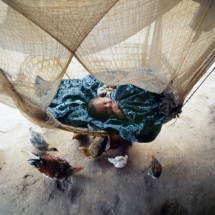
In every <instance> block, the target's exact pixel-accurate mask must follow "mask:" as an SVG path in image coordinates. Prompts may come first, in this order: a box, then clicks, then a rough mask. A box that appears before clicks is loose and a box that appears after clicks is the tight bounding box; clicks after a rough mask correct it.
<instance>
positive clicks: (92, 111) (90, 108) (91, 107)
mask: <svg viewBox="0 0 215 215" xmlns="http://www.w3.org/2000/svg"><path fill="white" fill-rule="evenodd" d="M95 99H96V98H94V99H91V100H90V101H89V102H88V104H87V110H88V113H89V115H90V116H91V117H92V118H95V119H99V116H98V115H97V113H96V106H95V105H94V103H93V102H94V100H95Z"/></svg>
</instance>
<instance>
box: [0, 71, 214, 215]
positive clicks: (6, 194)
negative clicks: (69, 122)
mask: <svg viewBox="0 0 215 215" xmlns="http://www.w3.org/2000/svg"><path fill="white" fill-rule="evenodd" d="M214 83H215V74H214V73H212V75H211V76H210V77H209V78H208V79H207V81H206V82H205V83H204V84H203V85H202V87H200V89H199V90H198V91H197V92H196V93H195V94H194V96H193V97H192V98H191V100H190V101H189V102H188V103H187V104H186V105H185V106H184V108H183V112H182V114H181V116H180V118H179V119H178V120H177V121H176V122H175V120H174V119H173V120H172V121H171V122H169V123H168V124H166V125H164V126H163V128H162V131H161V133H160V134H159V136H158V137H157V139H156V140H155V141H153V142H151V143H147V144H139V143H134V144H133V145H132V146H130V147H129V148H128V163H127V165H126V166H125V167H124V168H122V169H116V168H115V167H114V166H113V164H111V163H109V162H108V160H107V158H108V157H114V155H115V154H111V153H105V154H104V155H103V156H102V157H101V158H98V159H94V160H90V159H88V158H86V157H84V155H83V154H82V153H81V152H80V150H79V149H78V147H79V145H80V143H79V142H78V141H77V140H72V136H73V134H72V133H69V132H65V131H61V130H48V129H44V128H40V127H38V126H36V125H34V124H32V123H30V122H29V121H27V120H26V119H25V118H24V117H22V116H21V115H20V113H19V112H18V111H17V110H13V109H10V108H8V107H6V106H4V105H2V104H1V106H0V110H1V112H0V118H1V124H0V169H1V170H0V215H25V214H26V215H70V214H71V215H103V214H104V215H131V214H132V215H170V214H171V215H213V214H215V192H214V190H215V183H214V182H215V168H214V167H215V159H214V155H215V104H214V105H213V104H212V103H213V102H215V84H214ZM213 108H214V109H213ZM174 122H175V125H172V123H174ZM29 127H33V128H34V129H35V130H37V131H38V132H41V133H42V134H43V135H44V137H46V139H47V140H48V141H49V142H51V143H52V144H53V145H55V146H56V147H57V148H58V150H59V151H58V152H51V153H50V154H52V155H55V156H58V157H62V158H67V159H68V161H69V163H70V164H72V165H82V166H83V167H84V169H83V170H82V171H80V172H79V173H77V174H76V175H74V176H72V177H71V178H70V179H69V182H66V181H65V182H58V181H55V180H50V179H48V178H46V177H44V176H43V175H42V174H41V173H40V172H39V171H38V170H37V169H35V168H34V167H33V166H31V165H30V164H29V163H28V162H27V160H28V159H29V158H30V157H29V154H28V153H27V152H26V151H30V152H38V151H37V150H36V149H35V148H34V147H33V146H32V144H31V143H30V140H29ZM148 152H152V153H153V154H154V155H155V157H156V158H157V159H158V160H159V161H160V162H161V164H162V166H163V171H162V174H161V177H160V178H159V179H152V178H151V177H150V176H148V174H147V168H148V166H149V157H148ZM114 153H117V152H114Z"/></svg>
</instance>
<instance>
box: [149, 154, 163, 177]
mask: <svg viewBox="0 0 215 215" xmlns="http://www.w3.org/2000/svg"><path fill="white" fill-rule="evenodd" d="M149 156H150V162H151V163H150V165H149V168H148V175H151V176H152V178H154V179H155V178H159V177H160V175H161V172H162V166H161V164H160V163H159V162H158V160H157V159H156V158H155V157H154V155H153V154H152V153H149Z"/></svg>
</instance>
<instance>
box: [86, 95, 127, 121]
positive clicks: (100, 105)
mask: <svg viewBox="0 0 215 215" xmlns="http://www.w3.org/2000/svg"><path fill="white" fill-rule="evenodd" d="M87 109H88V113H89V115H90V116H91V117H93V118H95V119H99V120H105V119H106V118H107V117H108V116H110V115H111V114H113V113H114V114H116V116H117V117H118V118H119V119H122V120H127V118H126V116H125V114H124V113H123V112H122V110H120V108H119V102H118V101H115V102H113V101H112V100H111V99H110V98H108V97H98V98H94V99H91V100H90V101H89V103H88V105H87Z"/></svg>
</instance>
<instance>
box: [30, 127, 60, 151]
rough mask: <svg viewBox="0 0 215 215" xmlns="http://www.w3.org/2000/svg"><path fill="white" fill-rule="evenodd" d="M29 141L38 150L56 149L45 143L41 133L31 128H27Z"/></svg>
mask: <svg viewBox="0 0 215 215" xmlns="http://www.w3.org/2000/svg"><path fill="white" fill-rule="evenodd" d="M29 132H30V141H31V143H32V145H33V146H34V147H35V148H36V149H38V150H40V151H58V150H57V149H56V148H55V147H52V146H51V145H50V144H49V143H47V141H46V139H45V138H44V137H43V136H42V134H40V133H38V132H36V131H35V130H34V129H33V128H29Z"/></svg>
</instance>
